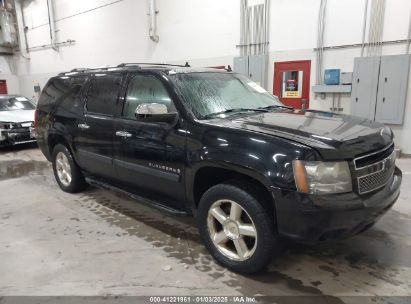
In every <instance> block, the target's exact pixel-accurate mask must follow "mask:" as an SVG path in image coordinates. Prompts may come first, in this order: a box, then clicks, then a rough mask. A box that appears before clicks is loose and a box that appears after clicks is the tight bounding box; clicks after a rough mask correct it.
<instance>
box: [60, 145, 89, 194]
mask: <svg viewBox="0 0 411 304" xmlns="http://www.w3.org/2000/svg"><path fill="white" fill-rule="evenodd" d="M62 161H63V164H62ZM52 163H53V172H54V177H55V178H56V181H57V183H58V185H59V186H60V189H61V190H63V191H64V192H68V193H76V192H80V191H82V190H84V189H85V188H87V186H88V184H87V183H86V181H85V179H84V176H83V174H82V173H81V170H80V168H79V166H78V165H77V164H76V162H75V161H74V159H73V156H72V155H71V152H70V151H69V150H68V149H67V147H66V146H64V145H62V144H57V145H56V146H55V147H54V149H53V153H52ZM63 171H64V172H65V173H64V172H63ZM67 174H68V175H67ZM68 177H70V178H68Z"/></svg>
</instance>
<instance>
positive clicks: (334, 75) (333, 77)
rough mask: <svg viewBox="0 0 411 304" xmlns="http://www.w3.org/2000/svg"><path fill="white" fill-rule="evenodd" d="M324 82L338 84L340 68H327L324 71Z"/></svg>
mask: <svg viewBox="0 0 411 304" xmlns="http://www.w3.org/2000/svg"><path fill="white" fill-rule="evenodd" d="M324 84H326V85H337V84H340V70H339V69H328V70H325V71H324Z"/></svg>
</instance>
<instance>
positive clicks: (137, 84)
mask: <svg viewBox="0 0 411 304" xmlns="http://www.w3.org/2000/svg"><path fill="white" fill-rule="evenodd" d="M144 103H159V104H164V105H165V106H166V107H167V112H168V113H172V112H176V108H175V107H174V104H173V101H172V100H171V98H170V95H169V94H168V92H167V89H166V88H165V87H164V85H163V84H162V83H161V81H160V80H159V79H157V78H155V77H154V76H151V75H136V76H134V77H133V78H132V79H131V80H130V83H129V85H128V89H127V96H126V102H125V104H124V109H123V117H125V118H130V119H135V115H134V113H135V111H136V108H137V106H139V105H141V104H144Z"/></svg>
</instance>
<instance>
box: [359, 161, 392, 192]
mask: <svg viewBox="0 0 411 304" xmlns="http://www.w3.org/2000/svg"><path fill="white" fill-rule="evenodd" d="M393 173H394V167H392V168H390V169H385V170H383V171H380V172H377V173H373V174H370V175H366V176H363V177H359V178H358V190H359V192H360V193H361V194H363V193H367V192H371V191H373V190H376V189H378V188H381V187H383V186H384V185H386V184H387V183H388V181H389V180H390V178H391V176H392V174H393Z"/></svg>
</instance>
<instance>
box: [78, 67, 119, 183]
mask: <svg viewBox="0 0 411 304" xmlns="http://www.w3.org/2000/svg"><path fill="white" fill-rule="evenodd" d="M121 82H122V75H121V74H104V73H102V74H96V75H94V77H93V78H92V79H91V81H90V86H89V88H88V90H87V95H86V107H85V115H84V121H80V122H79V124H78V128H79V129H80V130H81V133H82V137H83V138H84V139H85V142H84V144H83V145H82V147H80V148H79V149H78V151H77V153H78V158H79V162H80V165H81V167H83V168H85V169H86V170H87V171H88V172H90V173H92V174H93V175H97V176H101V177H106V178H108V179H112V178H113V177H115V170H114V166H113V146H112V145H113V123H114V114H115V111H116V107H117V101H118V96H119V93H120V89H121Z"/></svg>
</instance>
